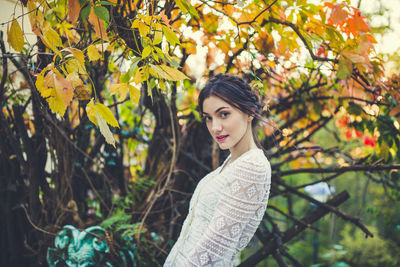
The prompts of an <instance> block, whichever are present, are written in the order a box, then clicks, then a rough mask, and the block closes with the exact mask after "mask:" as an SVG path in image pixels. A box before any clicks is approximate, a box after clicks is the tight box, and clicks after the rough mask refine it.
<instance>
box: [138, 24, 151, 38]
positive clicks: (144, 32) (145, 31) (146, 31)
mask: <svg viewBox="0 0 400 267" xmlns="http://www.w3.org/2000/svg"><path fill="white" fill-rule="evenodd" d="M149 32H150V27H149V26H147V25H146V24H144V23H143V22H141V21H139V33H140V35H141V36H143V37H146V36H147V34H149Z"/></svg>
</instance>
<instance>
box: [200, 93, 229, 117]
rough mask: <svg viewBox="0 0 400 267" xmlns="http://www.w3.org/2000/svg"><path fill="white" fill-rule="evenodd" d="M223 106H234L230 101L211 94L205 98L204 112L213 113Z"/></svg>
mask: <svg viewBox="0 0 400 267" xmlns="http://www.w3.org/2000/svg"><path fill="white" fill-rule="evenodd" d="M222 107H225V108H232V106H231V105H230V104H229V103H228V102H226V101H224V100H223V99H221V98H219V97H217V96H214V95H211V96H209V97H207V98H206V99H204V102H203V112H204V113H207V114H211V113H214V112H216V111H217V110H220V109H221V108H222Z"/></svg>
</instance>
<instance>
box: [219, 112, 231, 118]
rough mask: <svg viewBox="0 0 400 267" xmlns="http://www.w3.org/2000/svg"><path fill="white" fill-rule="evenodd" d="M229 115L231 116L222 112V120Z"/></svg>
mask: <svg viewBox="0 0 400 267" xmlns="http://www.w3.org/2000/svg"><path fill="white" fill-rule="evenodd" d="M228 115H229V113H228V112H222V113H221V117H222V118H226V117H227V116H228Z"/></svg>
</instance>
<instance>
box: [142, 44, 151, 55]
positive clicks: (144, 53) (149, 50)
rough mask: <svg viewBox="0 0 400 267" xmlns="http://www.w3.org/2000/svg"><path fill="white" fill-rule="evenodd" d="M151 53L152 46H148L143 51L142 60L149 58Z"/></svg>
mask: <svg viewBox="0 0 400 267" xmlns="http://www.w3.org/2000/svg"><path fill="white" fill-rule="evenodd" d="M151 51H152V49H151V46H146V47H145V48H144V49H143V51H142V58H146V57H148V56H149V55H150V53H151Z"/></svg>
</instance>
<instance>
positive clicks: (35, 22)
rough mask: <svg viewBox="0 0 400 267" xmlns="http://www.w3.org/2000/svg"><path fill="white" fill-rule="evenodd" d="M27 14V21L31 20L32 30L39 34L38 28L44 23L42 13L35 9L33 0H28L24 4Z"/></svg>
mask: <svg viewBox="0 0 400 267" xmlns="http://www.w3.org/2000/svg"><path fill="white" fill-rule="evenodd" d="M26 7H27V9H28V14H29V21H30V22H31V27H32V32H33V33H34V34H36V35H37V36H40V29H41V27H42V25H43V23H44V15H43V13H42V11H40V10H39V9H37V7H36V4H35V3H34V1H33V0H29V1H28V2H27V4H26Z"/></svg>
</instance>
